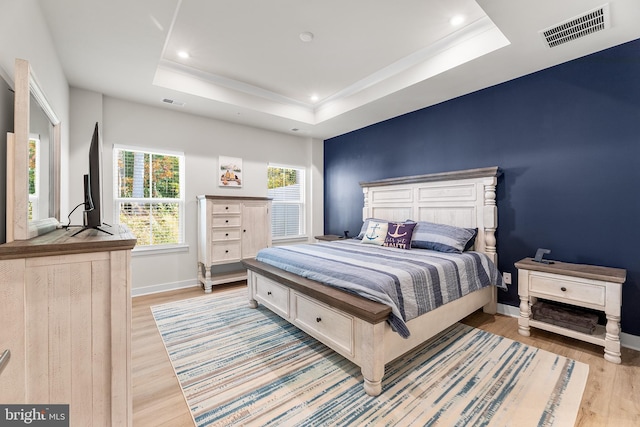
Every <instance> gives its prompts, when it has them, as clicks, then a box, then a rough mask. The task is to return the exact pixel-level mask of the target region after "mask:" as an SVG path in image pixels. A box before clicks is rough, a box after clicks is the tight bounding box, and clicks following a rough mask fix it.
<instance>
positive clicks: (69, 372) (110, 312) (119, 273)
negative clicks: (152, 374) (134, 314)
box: [0, 227, 136, 426]
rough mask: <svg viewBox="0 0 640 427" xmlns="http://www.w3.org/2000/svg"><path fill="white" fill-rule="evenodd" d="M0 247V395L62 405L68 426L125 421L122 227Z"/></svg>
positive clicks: (127, 256)
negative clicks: (0, 359) (2, 363)
mask: <svg viewBox="0 0 640 427" xmlns="http://www.w3.org/2000/svg"><path fill="white" fill-rule="evenodd" d="M77 230H78V229H77V228H76V229H71V230H70V231H67V230H64V229H58V230H55V231H52V232H51V233H48V234H45V235H42V236H39V237H36V238H33V239H30V240H16V241H13V242H11V243H7V244H4V245H0V305H1V307H2V308H1V309H0V324H1V325H2V326H0V352H1V351H4V349H9V350H10V351H11V358H10V360H9V363H8V364H7V365H6V368H5V369H4V371H3V372H2V377H1V378H0V381H2V387H0V402H2V403H16V404H69V405H70V414H69V416H70V421H71V425H93V426H111V425H114V426H115V425H118V426H131V425H132V397H131V249H133V247H134V246H135V244H136V239H135V237H134V236H133V235H132V234H131V233H129V231H128V230H127V229H126V228H124V227H112V228H111V229H110V231H115V232H114V235H113V236H110V235H108V234H105V233H100V232H98V231H97V230H85V231H83V232H82V233H80V234H78V235H77V236H75V237H72V236H71V234H73V233H74V232H75V231H77Z"/></svg>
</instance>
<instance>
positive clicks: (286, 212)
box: [267, 165, 305, 240]
mask: <svg viewBox="0 0 640 427" xmlns="http://www.w3.org/2000/svg"><path fill="white" fill-rule="evenodd" d="M267 174H268V189H267V196H268V197H270V198H272V199H273V201H272V209H271V234H272V238H273V239H276V240H277V239H291V238H297V237H302V236H304V235H305V224H304V218H305V203H304V200H305V197H304V169H302V168H297V167H290V166H276V165H270V166H269V167H268V171H267Z"/></svg>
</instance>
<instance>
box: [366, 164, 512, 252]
mask: <svg viewBox="0 0 640 427" xmlns="http://www.w3.org/2000/svg"><path fill="white" fill-rule="evenodd" d="M501 173H502V172H501V171H500V169H499V168H498V167H490V168H481V169H468V170H462V171H455V172H444V173H434V174H428V175H415V176H407V177H402V178H391V179H383V180H379V181H371V182H361V183H360V186H361V187H362V191H363V192H364V208H363V209H362V218H363V220H364V219H367V218H380V219H387V220H390V221H406V220H408V219H409V220H414V221H429V222H435V223H439V224H448V225H455V226H458V227H469V228H478V237H477V238H476V243H475V246H474V250H476V251H479V252H484V253H485V254H487V255H488V256H489V257H490V258H491V260H492V261H493V262H494V263H496V264H497V262H498V259H497V253H496V234H495V233H496V228H497V227H498V208H497V205H496V184H497V181H498V177H499V176H500V175H501Z"/></svg>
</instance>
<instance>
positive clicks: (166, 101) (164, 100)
mask: <svg viewBox="0 0 640 427" xmlns="http://www.w3.org/2000/svg"><path fill="white" fill-rule="evenodd" d="M162 102H164V103H166V104H171V105H175V106H176V107H184V102H179V101H175V100H173V99H169V98H164V99H163V100H162Z"/></svg>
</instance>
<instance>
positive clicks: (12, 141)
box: [7, 59, 60, 242]
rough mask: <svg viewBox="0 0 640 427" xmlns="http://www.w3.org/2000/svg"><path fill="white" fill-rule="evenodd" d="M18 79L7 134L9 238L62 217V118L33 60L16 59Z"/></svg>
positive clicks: (49, 225) (33, 233)
mask: <svg viewBox="0 0 640 427" xmlns="http://www.w3.org/2000/svg"><path fill="white" fill-rule="evenodd" d="M14 85H15V88H14V89H15V111H14V120H15V122H14V134H13V135H9V138H8V140H7V242H10V241H12V240H26V239H29V238H31V237H34V236H36V235H38V234H42V233H43V232H44V231H45V230H46V231H51V229H52V224H56V223H57V221H58V220H59V219H60V121H59V120H58V118H57V116H56V114H55V113H54V111H53V109H52V108H51V105H50V104H49V102H48V101H47V99H46V97H45V96H44V92H43V91H42V89H41V88H40V86H39V84H38V82H37V80H36V78H35V76H34V74H33V72H32V71H31V68H30V66H29V62H28V61H25V60H23V59H16V64H15V81H14ZM53 228H55V227H53Z"/></svg>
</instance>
